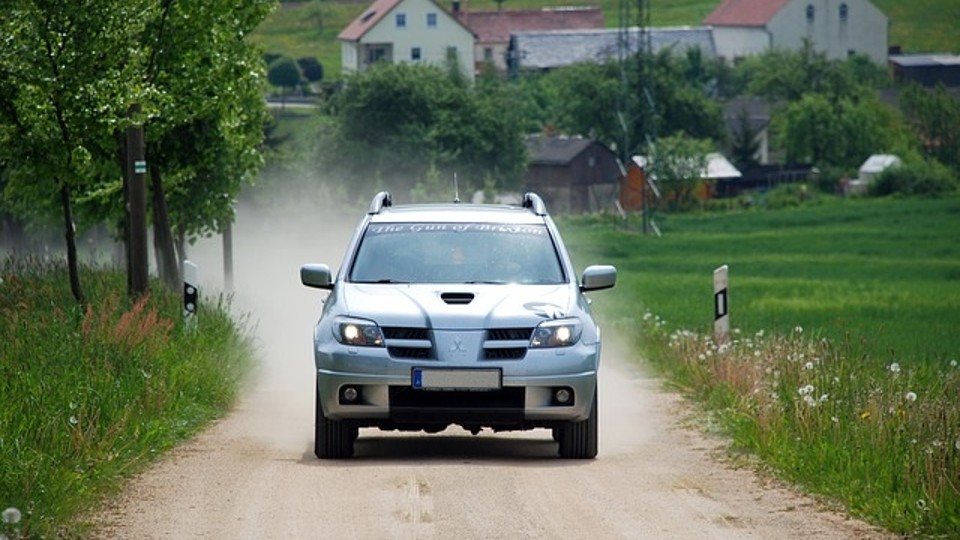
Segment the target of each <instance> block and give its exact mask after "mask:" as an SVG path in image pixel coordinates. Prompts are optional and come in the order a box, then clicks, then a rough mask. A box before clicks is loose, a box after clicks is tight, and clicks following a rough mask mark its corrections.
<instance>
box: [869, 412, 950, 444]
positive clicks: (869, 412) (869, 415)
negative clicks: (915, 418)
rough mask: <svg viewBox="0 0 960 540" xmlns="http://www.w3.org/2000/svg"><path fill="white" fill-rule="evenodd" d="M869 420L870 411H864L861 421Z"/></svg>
mask: <svg viewBox="0 0 960 540" xmlns="http://www.w3.org/2000/svg"><path fill="white" fill-rule="evenodd" d="M867 418H870V411H863V412H862V413H860V419H861V420H866V419H867ZM957 443H958V444H960V441H957Z"/></svg>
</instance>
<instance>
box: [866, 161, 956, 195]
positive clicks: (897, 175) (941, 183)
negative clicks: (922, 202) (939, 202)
mask: <svg viewBox="0 0 960 540" xmlns="http://www.w3.org/2000/svg"><path fill="white" fill-rule="evenodd" d="M958 188H960V181H958V180H957V173H956V172H954V171H952V170H950V169H949V168H948V167H946V166H944V165H942V164H940V163H939V162H937V161H936V160H929V159H927V160H916V161H912V162H907V163H904V164H902V165H900V166H898V167H890V168H888V169H887V170H885V171H883V172H882V173H880V176H879V177H877V178H876V179H875V180H874V181H873V182H872V183H871V184H870V193H871V194H872V195H877V196H884V195H907V196H910V195H921V196H927V197H943V196H946V195H951V194H954V193H956V192H957V189H958Z"/></svg>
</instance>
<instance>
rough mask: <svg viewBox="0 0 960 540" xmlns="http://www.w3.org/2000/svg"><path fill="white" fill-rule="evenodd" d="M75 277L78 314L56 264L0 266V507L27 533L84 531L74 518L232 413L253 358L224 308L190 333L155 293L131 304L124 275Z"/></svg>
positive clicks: (204, 311) (215, 307) (170, 298)
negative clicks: (81, 294) (85, 295)
mask: <svg viewBox="0 0 960 540" xmlns="http://www.w3.org/2000/svg"><path fill="white" fill-rule="evenodd" d="M82 271H83V274H84V279H85V280H86V282H87V283H88V284H89V289H90V303H89V305H88V307H87V308H86V309H84V308H81V307H79V306H77V305H76V304H75V303H73V302H71V301H70V293H69V291H68V290H67V289H66V287H65V286H64V285H63V282H64V280H63V278H62V274H63V273H64V272H65V269H64V268H63V267H61V266H58V265H51V264H49V263H43V262H41V261H38V260H6V261H5V262H4V263H3V264H2V269H0V357H2V358H3V359H4V361H3V362H2V363H0V506H2V507H3V508H7V507H16V508H19V509H20V510H21V511H22V514H23V521H22V522H21V524H20V525H21V533H22V534H23V535H24V536H25V537H37V538H42V537H54V536H60V535H61V534H62V533H63V531H67V530H70V531H72V532H73V534H76V535H77V536H81V535H82V532H81V531H82V529H79V530H78V529H77V526H78V525H80V524H78V523H77V522H76V519H77V518H78V516H81V515H83V514H84V513H85V512H89V511H91V510H93V509H95V506H94V505H95V504H97V502H98V501H100V500H101V499H102V497H104V496H105V495H108V494H110V493H112V492H114V491H115V490H116V489H117V488H118V487H119V485H120V482H121V481H122V480H123V479H124V478H126V477H128V476H129V475H131V474H133V473H136V472H137V471H139V470H141V469H142V468H143V467H145V466H146V465H147V464H148V463H149V462H150V461H151V460H153V459H154V458H156V457H157V456H158V455H160V454H161V453H162V452H163V451H165V450H167V449H169V448H171V447H172V446H173V445H174V444H176V443H177V442H179V441H182V440H184V439H186V438H189V437H190V436H192V435H193V434H195V433H196V432H197V430H199V429H200V428H201V427H202V426H203V425H204V424H205V423H207V422H208V421H209V420H211V419H212V418H215V417H217V416H219V415H221V414H223V412H224V411H225V410H226V409H227V408H229V406H230V405H231V404H232V403H233V400H234V398H235V396H236V394H237V391H238V388H239V386H240V382H241V380H242V378H243V376H244V374H245V373H246V372H247V370H248V367H249V365H250V359H251V357H252V347H251V344H250V342H249V340H248V339H247V338H246V337H245V335H244V334H245V332H244V329H243V328H242V327H241V326H240V325H238V324H237V323H236V322H234V321H233V320H232V319H231V318H230V315H229V313H228V311H227V306H226V305H225V304H223V303H218V302H217V301H216V300H215V299H210V300H209V301H205V302H202V303H201V305H200V311H199V312H198V315H197V318H196V325H195V326H194V327H193V328H192V329H188V328H186V327H185V325H184V323H183V317H182V314H181V310H182V307H181V299H180V298H179V297H178V296H177V295H175V294H172V293H169V292H167V291H166V290H165V289H164V288H163V287H155V291H156V292H155V293H153V294H152V295H150V296H147V297H144V298H142V299H140V300H139V301H137V302H135V303H130V302H128V301H127V300H126V299H124V298H123V294H122V293H120V294H118V293H117V291H123V290H124V289H125V286H124V282H125V278H124V276H123V274H121V273H119V272H108V271H102V270H98V269H93V268H83V269H82ZM60 306H64V307H60Z"/></svg>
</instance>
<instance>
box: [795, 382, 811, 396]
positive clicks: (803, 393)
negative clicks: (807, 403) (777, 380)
mask: <svg viewBox="0 0 960 540" xmlns="http://www.w3.org/2000/svg"><path fill="white" fill-rule="evenodd" d="M813 390H814V388H813V385H812V384H808V385H806V386H801V387H800V389H799V390H797V392H798V393H799V394H800V395H801V396H809V395H810V394H812V393H813Z"/></svg>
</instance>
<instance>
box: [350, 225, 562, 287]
mask: <svg viewBox="0 0 960 540" xmlns="http://www.w3.org/2000/svg"><path fill="white" fill-rule="evenodd" d="M349 279H350V281H353V282H359V283H526V284H558V283H563V282H564V275H563V269H562V266H561V264H560V259H559V257H558V256H557V250H556V248H555V247H554V244H553V240H552V239H551V237H550V234H549V232H548V231H547V227H546V226H545V225H510V224H493V223H373V224H370V226H369V227H367V230H366V232H365V233H364V235H363V239H362V240H361V242H360V247H359V249H358V251H357V256H356V257H355V258H354V262H353V266H352V268H351V269H350V278H349Z"/></svg>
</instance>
